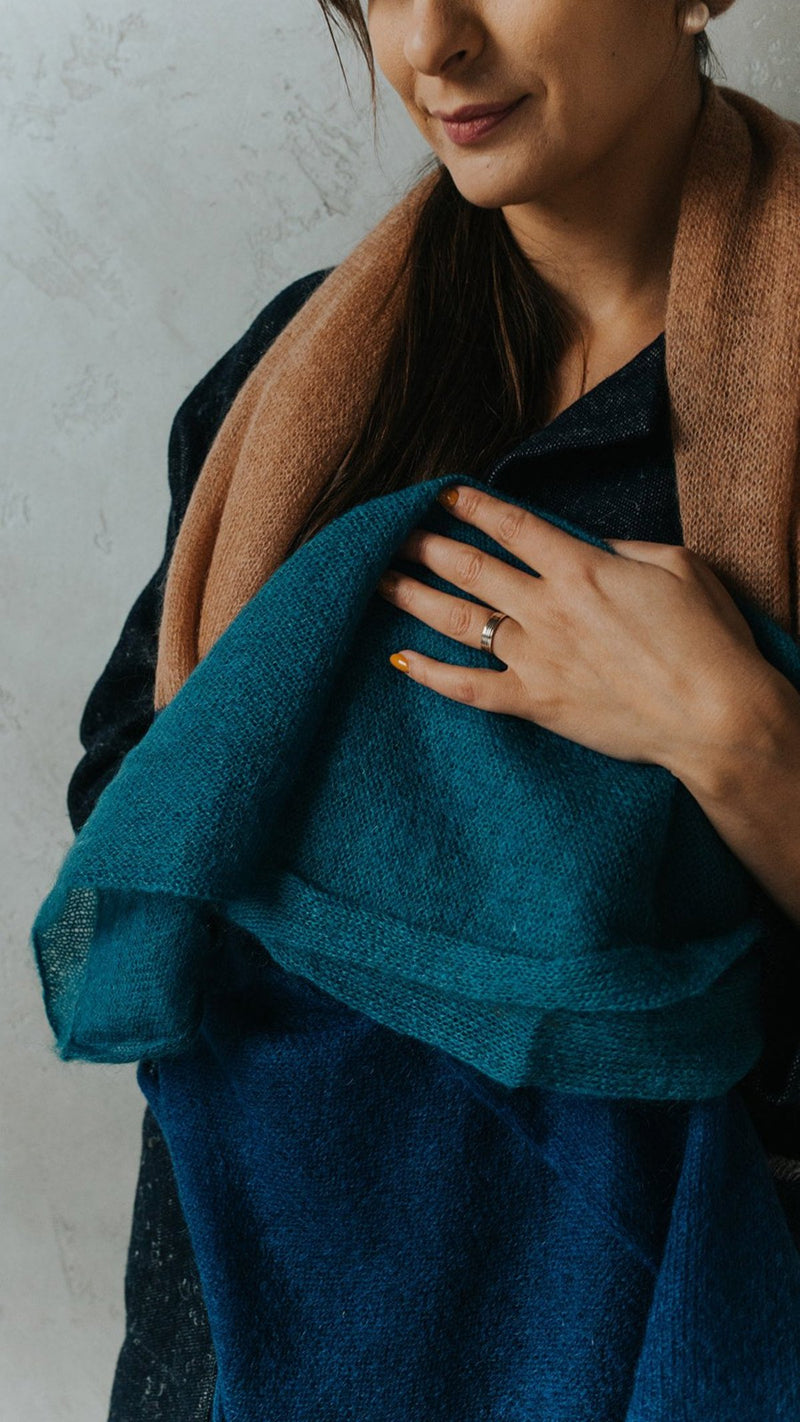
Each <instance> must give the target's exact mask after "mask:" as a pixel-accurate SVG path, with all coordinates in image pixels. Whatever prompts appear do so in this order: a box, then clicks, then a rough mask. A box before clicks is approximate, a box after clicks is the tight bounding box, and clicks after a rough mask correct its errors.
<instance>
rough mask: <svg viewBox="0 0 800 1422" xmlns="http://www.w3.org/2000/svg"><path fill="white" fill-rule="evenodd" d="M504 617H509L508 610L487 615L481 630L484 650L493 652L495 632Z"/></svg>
mask: <svg viewBox="0 0 800 1422" xmlns="http://www.w3.org/2000/svg"><path fill="white" fill-rule="evenodd" d="M504 617H508V613H507V612H493V613H492V615H491V617H487V619H486V621H485V622H484V624H483V631H482V632H481V649H482V651H484V652H491V650H492V642H493V641H494V634H495V632H496V631H497V629H498V627H499V626H500V623H501V622H502V620H503V618H504Z"/></svg>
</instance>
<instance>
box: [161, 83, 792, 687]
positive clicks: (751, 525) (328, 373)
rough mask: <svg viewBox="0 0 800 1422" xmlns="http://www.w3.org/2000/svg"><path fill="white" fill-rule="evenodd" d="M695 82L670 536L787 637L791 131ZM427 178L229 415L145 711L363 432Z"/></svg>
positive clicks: (678, 295)
mask: <svg viewBox="0 0 800 1422" xmlns="http://www.w3.org/2000/svg"><path fill="white" fill-rule="evenodd" d="M704 88H705V103H704V106H703V109H702V111H701V114H700V117H699V120H698V124H697V128H696V130H695V135H694V137H693V141H692V147H691V151H690V154H689V159H688V162H687V167H686V171H685V177H684V184H683V190H682V197H681V206H680V215H679V221H678V228H677V234H676V239H675V245H674V251H673V258H672V267H671V273H670V288H669V297H668V303H667V317H666V357H667V380H668V385H669V391H670V403H671V408H672V419H673V441H674V450H675V464H676V474H677V484H678V496H679V504H680V510H681V516H682V521H683V531H684V540H685V542H686V544H687V546H688V547H689V548H692V549H694V550H695V551H696V552H697V553H699V554H700V555H701V556H702V557H703V558H705V559H706V560H707V562H708V563H709V564H710V565H711V567H712V568H713V569H714V570H715V572H717V574H718V575H719V576H720V577H722V578H723V580H724V581H726V582H727V583H728V585H729V586H731V587H732V588H735V589H739V590H741V591H742V592H744V593H746V594H748V595H749V596H750V597H751V598H753V600H754V601H755V602H756V603H758V604H759V605H760V606H761V607H762V608H763V609H764V611H766V612H768V613H770V614H772V616H773V617H775V618H776V619H777V620H778V621H779V622H780V623H781V624H782V625H783V626H784V627H786V628H787V629H789V630H791V631H792V632H793V633H794V635H795V636H797V635H798V626H800V593H799V592H798V578H797V559H798V514H799V512H800V510H799V509H798V497H797V490H798V486H799V485H800V480H798V478H797V477H796V476H797V472H798V463H799V453H798V446H799V444H800V125H798V124H794V123H791V122H790V121H788V120H786V119H783V118H781V117H780V116H779V115H777V114H776V113H774V112H773V111H772V110H771V109H768V108H766V107H765V106H764V105H762V104H760V103H758V102H756V101H755V100H754V99H751V98H749V97H747V96H746V95H744V94H741V93H739V92H737V91H736V90H732V89H729V88H719V87H717V86H716V85H715V84H714V83H713V82H712V81H711V80H705V81H704ZM434 181H435V174H430V173H429V174H427V175H426V176H425V178H423V180H422V181H421V182H420V183H418V184H417V185H416V187H414V189H413V190H412V191H411V192H410V193H409V194H407V196H406V197H404V198H403V199H402V200H401V201H400V202H399V203H397V204H396V206H395V207H393V208H392V209H391V210H390V211H389V212H388V213H387V214H386V216H385V217H384V218H383V219H382V220H381V221H380V222H379V223H378V224H377V226H376V227H374V228H373V229H372V230H371V231H370V232H369V233H368V234H367V235H366V237H364V238H363V239H362V241H360V242H359V243H358V245H357V246H356V247H355V248H354V249H353V250H352V251H351V252H350V253H349V255H348V256H347V257H346V258H345V259H344V261H342V262H341V263H340V264H339V265H338V266H337V267H336V268H335V269H334V270H333V271H332V272H331V273H330V274H329V275H328V276H327V277H326V278H325V280H324V281H323V282H322V283H321V285H320V286H319V287H318V288H317V289H316V290H315V291H314V292H313V293H312V295H311V296H310V298H309V299H308V300H307V301H306V302H305V304H304V305H303V306H302V307H301V309H300V310H299V311H298V313H297V314H296V315H295V316H294V318H293V319H292V320H291V321H290V322H289V324H288V325H287V326H286V327H285V328H284V329H283V331H282V332H281V333H280V335H279V336H278V337H277V338H276V340H275V341H273V343H272V345H271V346H270V347H269V349H268V350H267V352H266V353H265V355H264V356H263V357H262V359H261V360H260V361H259V363H258V365H257V366H256V367H255V369H254V370H253V371H252V372H251V374H250V376H249V378H248V379H247V380H246V382H245V384H244V385H243V387H242V389H241V390H240V392H239V394H238V396H237V398H236V399H235V401H234V403H233V405H232V406H231V409H230V411H229V413H228V415H227V417H226V419H225V420H224V422H223V424H222V426H221V428H220V430H219V432H218V435H217V438H216V440H215V442H214V444H213V446H212V448H211V450H210V452H209V455H208V458H207V459H206V462H205V464H204V466H203V468H202V470H201V473H200V476H199V479H198V482H197V484H196V486H195V488H194V490H193V493H192V497H191V499H190V502H189V505H188V508H187V511H186V514H185V517H184V520H183V523H182V525H181V528H180V531H179V534H178V538H177V542H176V545H175V549H174V553H173V556H172V560H171V563H170V567H169V573H168V577H167V583H166V588H165V593H164V604H163V613H162V618H161V626H160V634H159V645H158V664H157V669H156V687H155V705H156V708H157V709H160V708H161V707H162V706H163V705H165V704H166V703H167V702H168V701H169V700H171V698H172V697H173V696H174V695H175V693H176V692H177V691H178V690H179V689H180V687H181V686H182V684H183V682H184V681H185V680H186V678H187V677H188V676H189V675H190V673H191V672H192V670H193V669H194V667H195V666H196V665H197V663H198V661H200V660H201V659H202V658H203V657H204V656H205V655H206V653H207V652H208V650H209V648H210V647H211V646H212V645H213V644H214V642H215V641H216V640H217V638H218V637H219V636H220V635H221V634H222V633H223V632H224V631H225V629H226V627H227V626H228V625H229V623H230V622H231V621H232V620H233V618H234V617H235V616H236V615H237V613H238V612H239V611H240V610H241V608H242V607H243V606H244V605H245V603H246V602H248V601H249V599H250V598H251V597H253V595H254V594H255V593H256V592H257V591H258V589H259V588H260V587H261V585H262V584H263V583H264V582H265V581H266V579H267V578H268V577H269V576H270V575H271V573H272V572H274V570H275V569H276V568H277V567H278V566H279V564H280V563H281V562H282V560H283V558H284V557H285V555H286V552H287V549H288V548H289V546H290V543H291V540H292V537H293V535H294V534H295V532H296V531H297V530H298V529H299V527H300V526H301V523H302V522H303V521H304V520H305V517H306V515H307V514H308V512H309V511H310V509H311V508H312V506H313V504H314V501H315V500H316V498H317V497H318V495H319V493H320V492H321V491H322V489H323V488H324V487H325V485H326V483H327V481H328V480H329V478H330V476H331V473H332V471H333V470H335V468H336V467H337V465H338V464H339V462H340V461H341V459H342V458H343V456H344V454H345V453H346V451H347V449H348V447H349V446H350V444H351V443H352V441H353V439H354V437H355V435H356V433H357V431H358V430H359V428H360V426H361V424H362V423H363V420H364V418H365V416H366V414H367V412H368V410H369V408H370V404H371V400H372V398H373V395H374V391H375V386H376V380H377V374H378V371H379V369H380V365H381V360H382V355H383V353H384V351H385V349H386V344H387V341H388V338H389V334H390V331H391V329H392V323H393V320H394V319H396V315H397V312H398V310H399V303H400V301H401V299H402V293H403V281H402V280H401V279H399V277H398V273H399V271H400V267H401V261H402V258H403V256H404V254H405V251H406V249H407V243H408V238H409V235H410V233H411V231H412V230H413V223H414V220H415V214H416V212H417V211H418V208H419V204H420V202H421V200H422V199H423V198H424V196H425V194H426V193H427V191H428V189H429V186H430V184H431V183H433V182H434ZM443 472H445V471H443Z"/></svg>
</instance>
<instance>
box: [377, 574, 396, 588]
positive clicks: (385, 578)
mask: <svg viewBox="0 0 800 1422" xmlns="http://www.w3.org/2000/svg"><path fill="white" fill-rule="evenodd" d="M396 586H397V574H396V573H382V574H381V576H380V577H379V578H378V588H379V589H380V591H381V592H382V593H390V592H394V589H395V588H396Z"/></svg>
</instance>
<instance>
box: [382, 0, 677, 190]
mask: <svg viewBox="0 0 800 1422" xmlns="http://www.w3.org/2000/svg"><path fill="white" fill-rule="evenodd" d="M680 21H681V13H680V10H679V3H678V0H369V4H368V7H367V23H368V27H369V33H370V38H371V42H372V48H373V51H374V55H375V60H376V63H377V65H378V67H379V68H380V70H381V71H382V73H383V74H384V76H385V77H386V79H387V81H388V82H389V83H390V84H391V86H392V88H393V89H395V90H396V91H397V93H398V94H399V95H400V97H401V99H402V100H403V102H404V104H405V105H406V107H407V109H408V111H409V113H410V115H411V118H412V119H413V121H414V123H415V124H416V125H417V127H418V128H419V130H420V132H421V133H422V134H423V136H424V138H425V139H426V140H427V142H428V143H429V144H430V146H431V148H432V149H433V150H434V152H435V153H436V154H437V156H438V157H439V158H440V159H441V161H442V162H443V163H444V165H445V166H446V167H447V168H448V169H449V171H450V174H451V176H452V178H453V181H454V183H455V185H456V187H457V188H458V189H459V191H460V192H461V193H462V195H463V196H464V197H465V198H466V199H467V200H468V201H469V202H472V203H475V204H477V205H478V206H484V207H505V206H507V205H509V204H519V203H526V202H532V201H536V200H539V201H546V200H547V199H548V197H555V196H556V195H557V194H558V193H559V191H562V190H564V189H566V188H568V187H570V186H572V185H574V184H575V183H576V182H577V183H579V182H580V177H581V174H582V173H584V172H587V171H588V170H589V169H591V170H593V171H594V172H595V173H596V172H597V165H598V164H602V162H603V160H604V159H607V160H609V161H611V162H613V155H614V152H615V149H616V148H617V147H618V146H619V145H620V144H623V146H624V140H626V139H627V138H629V137H630V135H631V134H632V133H633V132H635V131H640V130H641V127H642V125H645V126H647V125H651V126H653V127H654V129H657V127H658V126H659V125H661V126H662V128H663V125H664V124H665V123H666V124H669V122H670V116H671V115H674V114H675V113H676V112H678V111H679V109H680V106H681V105H685V104H686V103H687V102H688V101H689V100H690V97H691V94H692V93H693V91H695V90H696V89H697V85H698V78H697V70H696V63H695V58H694V53H693V37H692V36H691V35H689V34H686V33H685V32H683V31H682V29H681V25H680ZM517 100H520V103H519V105H518V107H517V108H516V109H515V110H514V111H513V112H512V113H511V114H510V115H509V116H508V117H507V118H505V119H504V121H503V122H501V123H499V124H497V125H496V126H495V127H494V128H492V129H491V130H490V131H488V132H484V133H483V134H482V135H481V136H480V137H478V138H477V140H476V141H474V142H471V143H464V142H458V135H459V134H464V133H465V129H464V128H463V126H462V127H461V128H460V129H452V128H450V129H449V128H448V126H447V125H446V124H445V123H444V122H443V120H442V118H441V117H440V116H439V114H437V112H436V111H437V110H439V111H443V112H444V113H445V114H446V115H447V114H452V113H453V111H454V110H457V109H459V108H462V107H464V106H466V105H476V104H477V105H482V106H488V105H491V106H495V105H508V104H512V103H514V102H515V101H517Z"/></svg>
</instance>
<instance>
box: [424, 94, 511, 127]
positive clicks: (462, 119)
mask: <svg viewBox="0 0 800 1422" xmlns="http://www.w3.org/2000/svg"><path fill="white" fill-rule="evenodd" d="M521 102H522V101H521V99H511V100H510V101H509V102H508V103H504V104H465V105H464V106H463V107H462V108H460V109H453V112H452V113H449V114H448V113H445V111H444V109H431V110H430V113H431V115H432V117H433V118H440V119H442V120H443V121H444V122H445V123H466V122H467V121H468V120H469V119H480V118H488V117H490V115H492V114H505V113H508V112H509V110H511V109H513V108H514V106H515V105H516V104H519V103H521Z"/></svg>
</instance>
